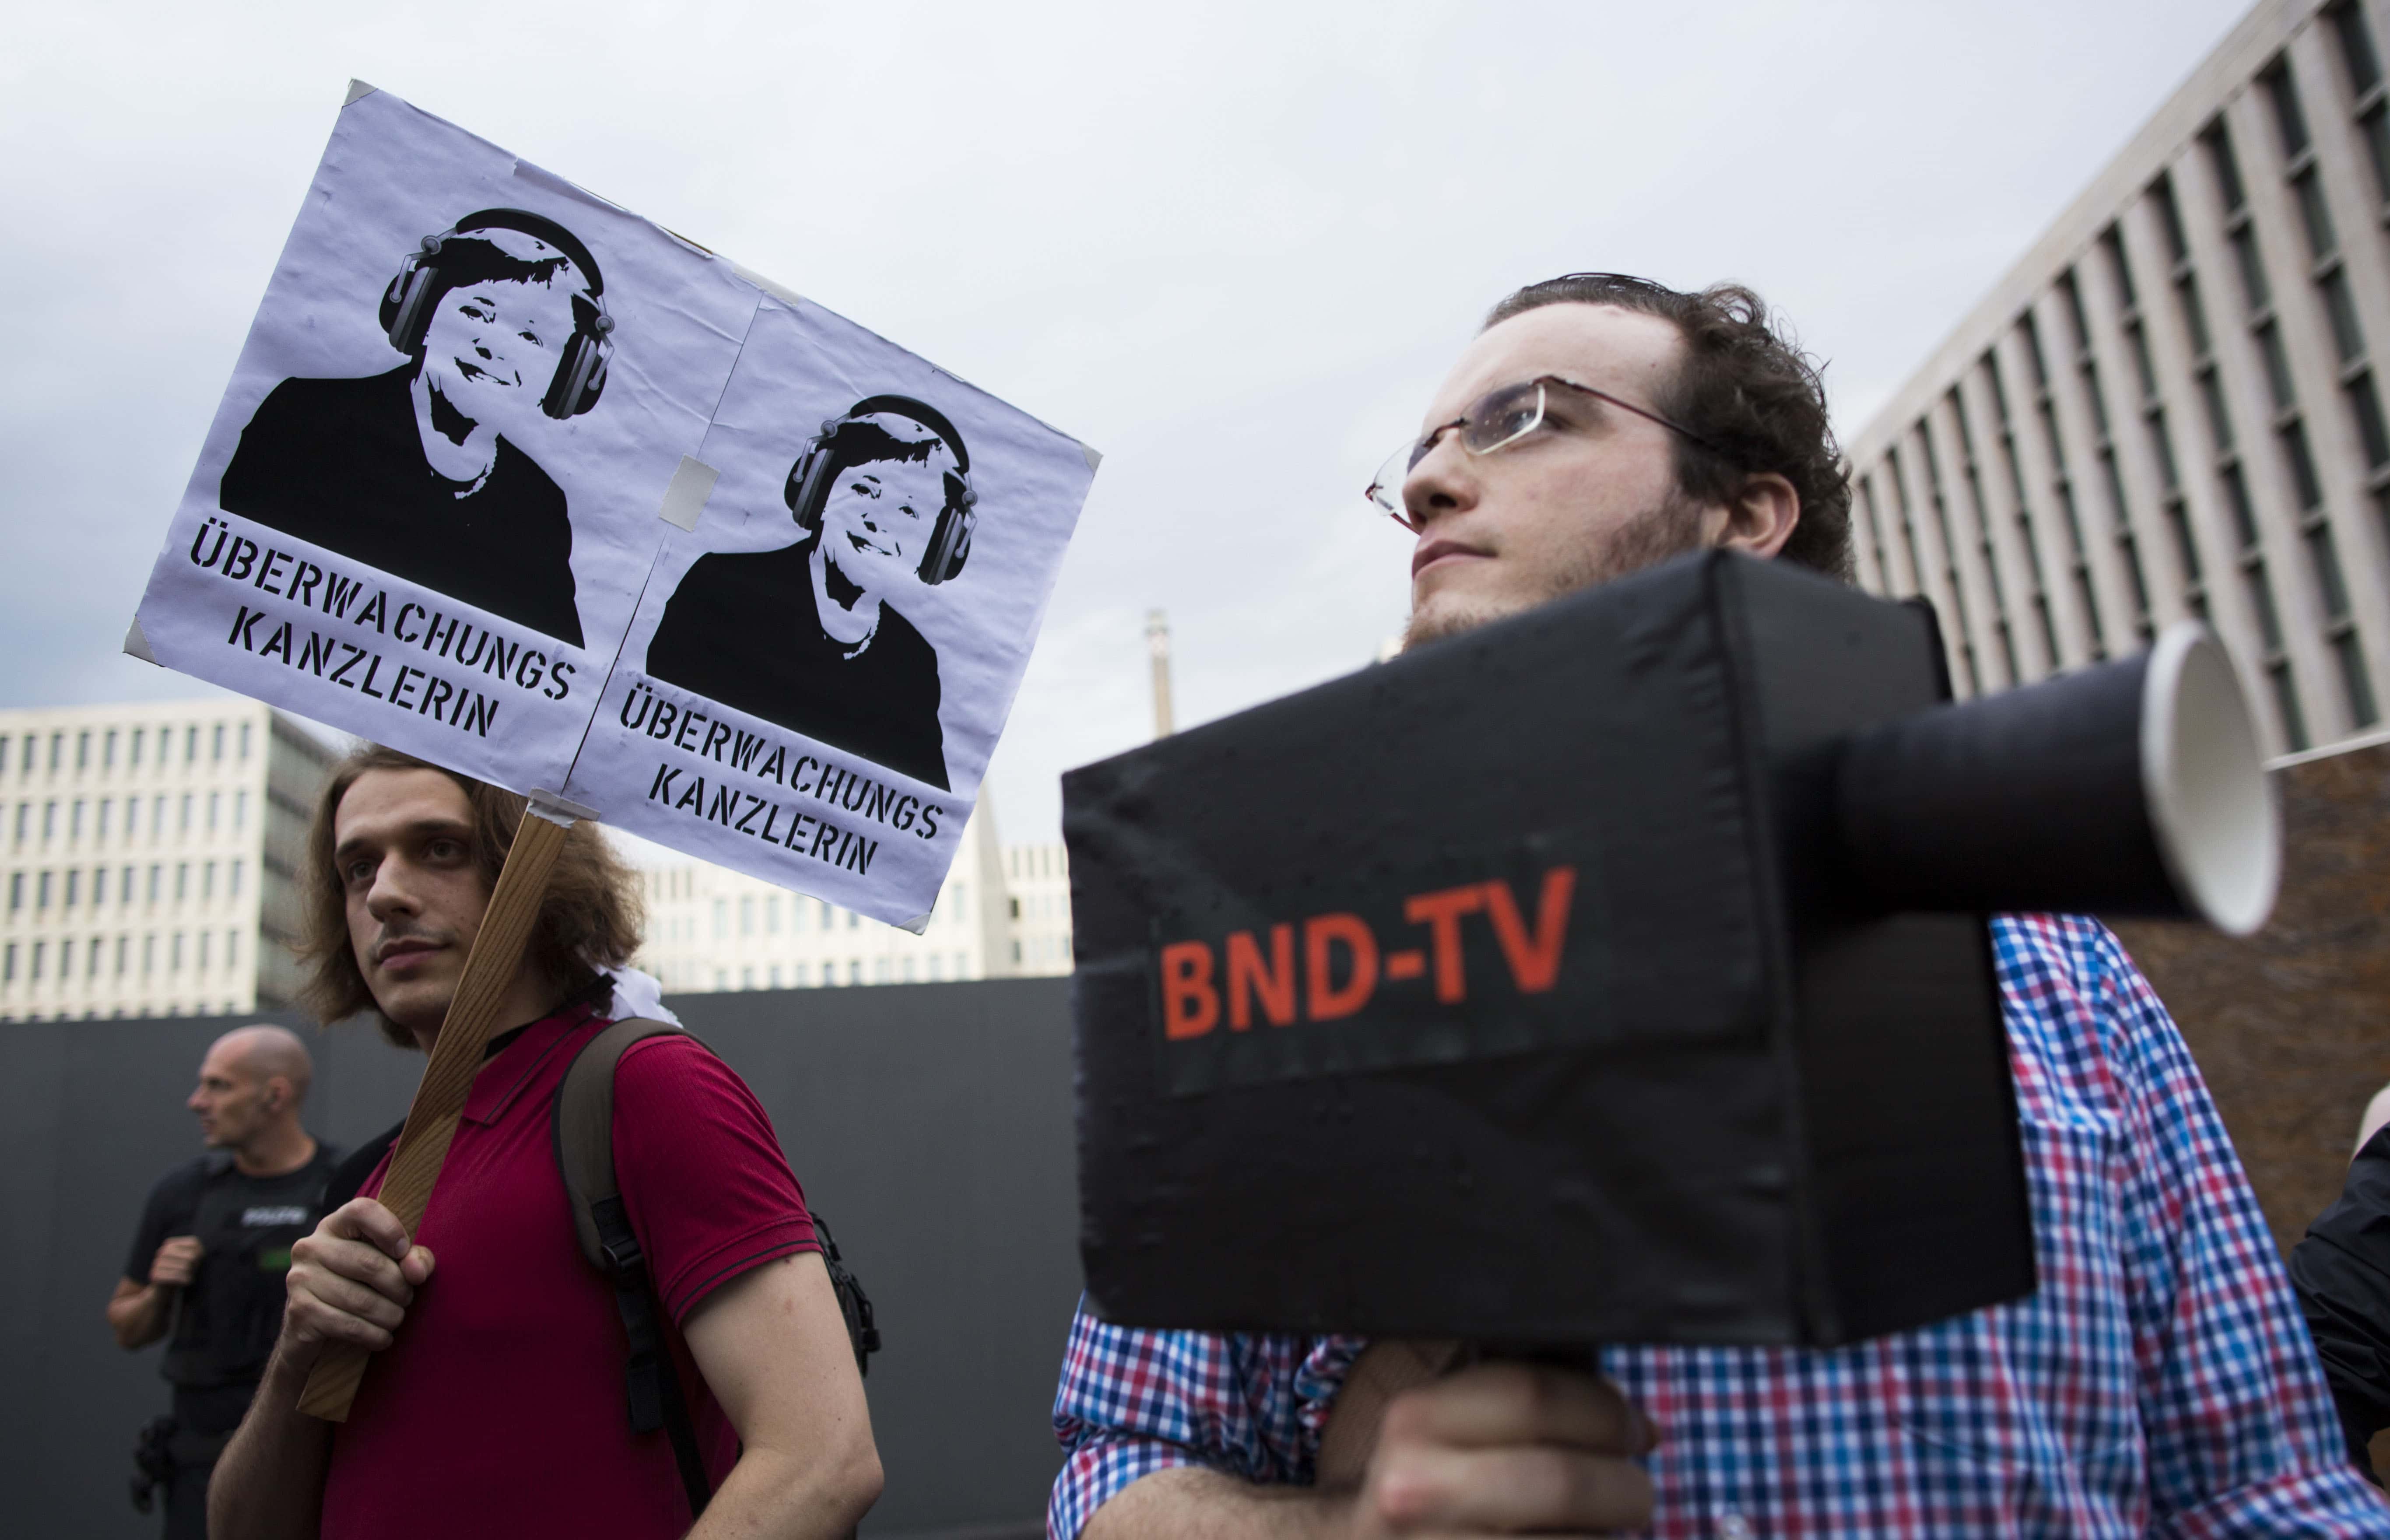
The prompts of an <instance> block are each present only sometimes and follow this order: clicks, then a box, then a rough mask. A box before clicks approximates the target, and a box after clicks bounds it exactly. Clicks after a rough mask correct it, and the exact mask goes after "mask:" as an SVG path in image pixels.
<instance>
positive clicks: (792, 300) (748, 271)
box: [730, 262, 805, 310]
mask: <svg viewBox="0 0 2390 1540" xmlns="http://www.w3.org/2000/svg"><path fill="white" fill-rule="evenodd" d="M730 271H732V272H733V273H736V274H738V275H739V276H740V277H742V278H744V279H746V280H747V281H748V282H749V283H752V284H753V285H754V286H755V287H756V288H758V289H762V290H763V291H764V292H765V293H766V294H769V295H770V296H772V298H774V299H776V300H777V301H779V302H781V303H782V304H784V305H787V306H789V307H790V309H792V310H793V309H794V308H796V307H797V306H798V305H801V304H803V303H804V302H805V301H804V296H803V295H802V294H799V293H798V292H797V291H796V290H795V289H790V287H789V286H788V285H786V284H777V283H774V282H773V281H772V280H771V279H769V278H767V277H765V276H764V275H763V274H761V273H758V272H756V271H755V270H754V269H753V268H752V267H742V266H740V265H739V263H735V262H734V263H731V264H730Z"/></svg>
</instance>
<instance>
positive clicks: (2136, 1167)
mask: <svg viewBox="0 0 2390 1540" xmlns="http://www.w3.org/2000/svg"><path fill="white" fill-rule="evenodd" d="M1426 421H1427V424H1428V430H1427V431H1426V432H1424V433H1423V434H1422V436H1421V437H1420V439H1419V440H1417V441H1416V442H1415V443H1413V444H1411V445H1409V446H1407V447H1406V448H1405V449H1404V450H1403V451H1401V452H1399V453H1398V454H1397V456H1395V457H1394V460H1392V461H1390V462H1389V468H1388V469H1387V470H1386V471H1385V472H1382V473H1381V476H1380V478H1379V480H1378V481H1376V482H1375V483H1373V484H1372V486H1371V488H1370V495H1371V497H1372V498H1373V500H1376V501H1378V502H1379V503H1380V504H1381V507H1384V508H1385V509H1386V510H1387V511H1388V512H1390V513H1391V514H1393V515H1394V518H1395V519H1396V520H1399V521H1400V522H1401V523H1402V524H1403V525H1404V526H1405V527H1406V528H1407V529H1409V530H1411V531H1412V532H1413V533H1416V534H1417V536H1418V545H1417V548H1416V550H1415V552H1414V555H1413V557H1412V562H1411V619H1410V623H1409V627H1408V630H1407V639H1408V641H1409V642H1410V643H1411V644H1412V645H1418V644H1420V643H1424V642H1428V641H1432V640H1433V639H1435V638H1437V637H1441V636H1446V635H1453V634H1455V633H1458V632H1460V631H1465V630H1468V629H1470V628H1471V627H1473V626H1477V625H1482V624H1484V623H1486V622H1490V621H1495V620H1498V619H1501V618H1503V617H1505V616H1507V615H1511V614H1515V613H1517V612H1519V611H1521V610H1526V609H1529V608H1531V607H1533V606H1535V605H1537V604H1541V603H1543V602H1545V601H1546V600H1548V599H1551V598H1554V597H1559V596H1561V595H1562V594H1566V593H1569V592H1572V591H1574V590H1575V589H1578V588H1582V587H1585V586H1587V585H1589V584H1596V583H1600V582H1603V581H1606V580H1607V579H1609V578H1612V577H1615V576H1618V575H1620V574H1621V573H1624V572H1628V571H1634V570H1636V569H1638V568H1640V567H1643V566H1647V565H1649V564H1651V563H1652V562H1654V561H1657V560H1660V559H1662V558H1665V557H1668V556H1671V555H1674V554H1677V553H1678V552H1682V551H1688V550H1693V549H1698V548H1703V547H1711V546H1725V547H1729V548H1733V549H1739V550H1742V551H1746V552H1748V553H1750V554H1752V555H1754V556H1759V557H1774V558H1782V559H1786V560H1793V561H1800V562H1803V563H1805V564H1806V565H1809V566H1812V567H1815V568H1818V570H1820V571H1826V572H1829V573H1831V574H1834V575H1836V576H1841V577H1844V578H1847V576H1848V575H1849V561H1850V558H1849V505H1850V490H1849V485H1848V481H1847V477H1846V473H1845V472H1844V469H1843V468H1842V465H1841V461H1840V456H1839V452H1838V451H1837V449H1836V447H1835V444H1834V442H1833V437H1832V434H1831V430H1830V428H1829V426H1828V422H1827V417H1826V407H1825V397H1824V391H1823V388H1822V386H1821V385H1820V383H1819V381H1818V377H1817V374H1816V371H1815V369H1814V367H1813V366H1811V365H1810V364H1809V363H1808V361H1807V360H1805V358H1804V357H1803V356H1802V355H1801V354H1800V353H1798V352H1797V351H1796V350H1795V349H1794V348H1793V347H1792V345H1791V344H1790V343H1789V342H1787V341H1786V340H1784V339H1783V338H1782V337H1781V336H1780V334H1779V333H1778V332H1777V331H1776V330H1775V328H1773V327H1771V326H1770V325H1769V322H1768V318H1767V309H1766V307H1765V306H1764V305H1763V304H1762V303H1761V302H1760V301H1759V299H1758V298H1757V296H1755V295H1753V294H1751V293H1750V292H1749V291H1747V290H1744V289H1736V288H1730V287H1721V288H1717V289H1709V290H1707V291H1705V292H1703V293H1698V294H1683V293H1678V292H1677V291H1674V290H1671V289H1664V288H1662V287H1661V286H1659V285H1657V284H1653V283H1650V282H1647V281H1645V280H1642V279H1637V278H1628V277H1623V276H1617V275H1611V274H1576V275H1571V276H1567V277H1563V278H1558V279H1554V280H1551V281H1550V282H1548V283H1543V284H1536V285H1534V286H1531V287H1530V288H1527V289H1522V290H1520V291H1519V292H1518V293H1516V294H1513V295H1512V296H1510V298H1509V299H1508V300H1505V301H1504V302H1502V303H1501V304H1500V305H1499V306H1497V308H1496V309H1495V311H1494V314H1493V315H1492V316H1491V318H1490V319H1489V321H1488V323H1487V326H1486V327H1485V329H1484V331H1483V332H1481V333H1480V335H1479V336H1478V338H1477V340H1476V341H1475V342H1474V343H1472V344H1471V346H1470V348H1469V349H1468V351H1467V352H1466V353H1463V354H1462V356H1461V359H1460V362H1459V363H1458V365H1457V366H1455V368H1454V370H1453V372H1452V375H1451V376H1450V378H1449V379H1447V380H1446V383H1445V385H1444V388H1443V389H1442V391H1439V392H1438V394H1437V397H1436V400H1435V403H1434V405H1433V408H1432V409H1431V411H1430V412H1429V414H1428V417H1427V419H1426ZM1992 941H1993V944H1994V948H1995V952H1996V955H1997V957H1998V967H1999V979H2000V984H2001V992H2002V1005H2003V1015H2004V1020H2005V1022H2006V1026H2007V1030H2008V1037H2009V1046H2010V1059H2011V1069H2012V1072H2013V1076H2014V1080H2015V1084H2016V1092H2017V1103H2018V1113H2019V1118H2020V1122H2021V1124H2022V1133H2023V1142H2024V1156H2025V1164H2026V1174H2027V1180H2028V1185H2029V1188H2030V1191H2031V1195H2032V1202H2033V1214H2034V1230H2035V1242H2036V1250H2037V1258H2036V1260H2037V1267H2038V1275H2039V1277H2040V1279H2041V1287H2040V1289H2039V1290H2037V1292H2036V1293H2035V1294H2034V1295H2032V1296H2031V1297H2029V1298H2027V1299H2024V1300H2021V1301H2018V1302H2016V1303H2012V1304H2009V1305H2004V1306H2000V1307H1998V1308H1996V1309H1991V1310H1985V1311H1978V1312H1976V1313H1974V1314H1972V1315H1965V1316H1962V1317H1960V1318H1959V1319H1956V1320H1952V1321H1947V1322H1944V1323H1941V1324H1939V1325H1936V1326H1934V1327H1930V1328H1924V1329H1921V1330H1918V1331H1912V1332H1907V1333H1903V1334H1900V1335H1898V1336H1895V1337H1890V1338H1885V1339H1881V1340H1878V1341H1870V1342H1864V1343H1860V1344H1857V1345H1856V1346H1853V1347H1848V1348H1843V1349H1838V1350H1834V1351H1831V1352H1811V1351H1803V1350H1795V1349H1780V1348H1637V1347H1626V1348H1613V1349H1609V1350H1606V1351H1604V1352H1603V1354H1601V1367H1602V1370H1603V1373H1604V1376H1605V1377H1606V1378H1605V1379H1602V1380H1596V1379H1593V1378H1590V1377H1587V1376H1583V1375H1576V1374H1571V1373H1567V1372H1565V1371H1562V1370H1559V1369H1553V1368H1546V1367H1530V1366H1525V1365H1520V1364H1498V1363H1497V1364H1479V1365H1476V1366H1474V1367H1465V1368H1459V1369H1457V1370H1456V1369H1454V1367H1453V1366H1454V1365H1455V1363H1456V1362H1457V1361H1458V1357H1459V1354H1458V1347H1457V1344H1451V1343H1432V1342H1375V1343H1373V1342H1368V1341H1363V1340H1360V1339H1357V1338H1350V1337H1297V1336H1269V1335H1247V1336H1219V1335H1213V1334H1209V1333H1202V1332H1192V1331H1153V1330H1140V1329H1132V1328H1117V1327H1111V1326H1108V1325H1105V1324H1103V1323H1101V1322H1099V1321H1097V1320H1095V1319H1094V1318H1093V1317H1091V1316H1090V1315H1087V1314H1086V1312H1085V1311H1084V1310H1083V1311H1082V1312H1081V1314H1080V1316H1079V1318H1078V1320H1077V1321H1076V1322H1075V1323H1073V1328H1072V1333H1071V1341H1070V1346H1069V1349H1068V1352H1067V1355H1066V1357H1065V1360H1064V1364H1063V1369H1062V1380H1061V1386H1060V1392H1059V1393H1058V1395H1057V1397H1056V1401H1055V1407H1054V1422H1055V1427H1056V1431H1057V1433H1058V1435H1059V1436H1060V1439H1061V1442H1062V1444H1063V1447H1064V1449H1065V1450H1066V1452H1067V1458H1066V1460H1065V1462H1064V1465H1063V1468H1062V1471H1061V1473H1060V1476H1059V1477H1058V1478H1057V1480H1056V1482H1055V1486H1054V1493H1053V1498H1052V1501H1051V1503H1050V1505H1049V1507H1048V1508H1047V1532H1048V1535H1049V1540H1077V1537H1078V1536H1080V1535H1081V1534H1085V1536H1086V1540H1179V1537H1187V1540H1196V1537H1201V1540H1214V1537H1218V1540H1227V1537H1231V1536H1236V1537H1243V1536H1255V1537H1258V1536H1287V1537H1290V1540H1291V1537H1298V1536H1301V1537H1310V1536H1317V1537H1322V1540H1375V1537H1379V1536H1385V1535H1392V1534H1430V1533H1433V1534H1586V1533H1596V1532H1606V1531H1616V1530H1641V1529H1646V1528H1649V1529H1651V1531H1652V1532H1653V1533H1655V1534H1663V1535H1671V1536H1675V1535H1685V1536H1691V1535H1706V1534H1715V1535H1719V1536H1728V1537H1735V1540H1743V1537H1749V1536H1753V1535H1780V1534H1831V1535H1835V1536H1847V1535H1863V1534H1882V1535H1911V1534H2069V1535H2091V1534H2141V1533H2145V1532H2149V1533H2163V1534H2292V1533H2296V1534H2383V1533H2385V1532H2390V1508H2385V1507H2384V1504H2383V1502H2382V1500H2381V1499H2380V1497H2379V1496H2378V1495H2376V1494H2375V1493H2374V1492H2373V1489H2372V1488H2371V1487H2370V1486H2368V1485H2367V1484H2366V1483H2365V1482H2363V1481H2362V1479H2361V1478H2359V1477H2358V1474H2357V1473H2356V1472H2355V1471H2354V1470H2353V1469H2350V1468H2349V1467H2348V1466H2347V1465H2346V1463H2345V1455H2344V1454H2343V1452H2342V1450H2341V1447H2340V1441H2339V1440H2338V1438H2337V1437H2336V1436H2335V1427H2334V1422H2333V1416H2332V1404H2331V1401H2330V1399H2329V1397H2328V1395H2327V1393H2326V1392H2325V1389H2324V1385H2323V1380H2322V1377H2321V1375H2320V1373H2319V1369H2318V1367H2317V1365H2316V1361H2315V1354H2314V1350H2313V1348H2312V1347H2311V1345H2310V1344H2309V1341H2308V1339H2307V1336H2306V1331H2305V1329H2304V1328H2303V1327H2302V1325H2301V1322H2300V1320H2299V1317H2298V1314H2297V1309H2296V1306H2295V1304H2294V1302H2293V1300H2292V1298H2291V1294H2290V1290H2289V1287H2288V1285H2287V1283H2286V1281H2285V1279H2284V1277H2283V1275H2282V1270H2281V1264H2280V1262H2279V1260H2278V1258H2277V1256H2276V1254H2275V1252H2274V1250H2273V1245H2272V1242H2271V1240H2270V1238H2268V1234H2267V1231H2266V1228H2265V1225H2264V1223H2263V1221H2262V1219H2261V1218H2260V1216H2259V1214H2258V1212H2257V1207H2256V1202H2255V1199H2254V1197H2253V1196H2252V1195H2251V1193H2250V1191H2249V1187H2248V1184H2247V1182H2246V1180H2245V1179H2244V1178H2243V1176H2242V1173H2241V1170H2240V1167H2239V1164H2238V1162H2237V1161H2235V1160H2234V1158H2233V1156H2232V1153H2231V1148H2230V1145H2229V1141H2228V1140H2227V1138H2226V1136H2225V1133H2224V1129H2223V1125H2222V1123H2221V1122H2220V1120H2219V1119H2218V1118H2217V1113H2216V1110H2215V1108H2214V1106H2213V1104H2212V1103H2211V1102H2210V1101H2209V1099H2208V1097H2207V1093H2206V1090H2205V1088H2204V1085H2203V1084H2202V1083H2201V1081H2200V1078H2199V1073H2198V1071H2197V1069H2196V1068H2195V1067H2194V1066H2193V1065H2192V1063H2191V1056H2190V1053H2189V1051H2188V1050H2187V1049H2186V1048H2185V1047H2184V1046H2183V1043H2182V1040H2181V1038H2180V1036H2179V1034H2178V1033H2177V1032H2176V1031H2175V1029H2174V1025H2173V1023H2172V1022H2171V1021H2170V1020H2168V1019H2167V1017H2166V1015H2165V1008H2164V1007H2162V1006H2160V1005H2159V1003H2158V1001H2157V999H2156V997H2155V996H2154V995H2152V993H2151V991H2150V988H2149V986H2148V984H2147V983H2146V982H2143V981H2142V979H2141V978H2140V975H2139V973H2138V972H2137V971H2135V969H2134V968H2133V966H2132V964H2131V963H2130V962H2129V961H2128V960H2127V958H2126V956H2125V955H2124V953H2123V951H2122V949H2121V948H2120V947H2119V946H2118V945H2117V943H2116V942H2115V940H2114V937H2112V936H2110V935H2109V934H2108V932H2107V931H2106V930H2104V929H2102V928H2101V926H2100V925H2098V924H2097V923H2096V922H2094V921H2091V920H2088V919H2081V918H2062V917H2056V916H2049V915H2028V916H2003V917H1999V918H1996V919H1995V920H1994V921H1993V922H1992ZM1435 1243H1436V1241H1435V1239H1434V1238H1433V1237H1422V1238H1421V1244H1422V1245H1433V1244H1435Z"/></svg>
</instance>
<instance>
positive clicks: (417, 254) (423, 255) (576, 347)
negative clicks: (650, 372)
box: [381, 209, 614, 421]
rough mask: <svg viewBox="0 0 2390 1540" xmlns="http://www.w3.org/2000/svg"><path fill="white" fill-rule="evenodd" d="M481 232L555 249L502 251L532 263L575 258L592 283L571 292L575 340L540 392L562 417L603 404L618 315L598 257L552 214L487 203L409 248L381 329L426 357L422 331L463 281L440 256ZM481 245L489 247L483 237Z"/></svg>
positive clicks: (386, 297) (397, 344) (404, 348)
mask: <svg viewBox="0 0 2390 1540" xmlns="http://www.w3.org/2000/svg"><path fill="white" fill-rule="evenodd" d="M477 230H512V231H514V232H516V233H517V234H519V235H526V236H529V237H532V238H533V240H535V241H538V242H540V243H541V244H542V245H544V246H546V247H550V248H552V249H553V250H554V253H555V254H554V255H553V256H539V257H533V258H531V259H528V260H526V259H523V258H519V257H514V256H513V253H511V252H502V254H503V255H506V256H508V257H509V258H511V259H512V260H513V261H515V262H517V263H520V264H521V265H523V266H526V267H532V266H536V265H538V264H540V263H558V262H562V263H571V264H572V268H573V270H574V271H575V272H576V273H578V274H579V275H580V276H582V277H584V278H585V279H586V280H587V282H588V288H587V289H586V290H585V292H583V293H579V294H575V295H574V296H573V297H572V340H571V341H569V342H567V343H566V344H565V348H564V355H563V356H562V357H561V358H559V359H558V360H557V364H556V373H555V375H554V376H553V377H551V378H550V379H549V380H548V382H547V392H546V394H545V395H543V396H542V397H541V398H540V403H539V405H540V410H541V411H543V412H546V414H547V415H548V416H549V417H555V418H557V419H559V421H560V420H562V419H563V418H566V417H578V416H580V415H581V414H582V413H584V412H585V411H587V410H589V408H591V407H592V406H595V405H597V404H598V393H599V392H600V391H604V390H605V388H606V366H607V364H608V362H609V361H610V359H611V358H612V357H613V353H614V344H613V341H612V340H611V334H612V332H613V330H614V318H613V317H612V316H611V315H609V314H606V300H605V293H606V279H605V276H603V275H602V274H600V273H599V272H598V262H597V259H596V258H594V257H592V256H591V255H590V254H589V248H587V247H586V246H584V245H582V244H581V240H580V237H577V236H575V235H574V234H573V233H572V231H570V230H568V229H566V228H565V227H564V226H563V225H559V224H558V223H556V221H554V220H552V219H546V218H543V217H542V216H540V215H538V214H535V213H533V212H530V211H528V210H524V209H482V210H481V211H479V212H474V213H469V214H467V215H466V216H465V217H464V218H462V219H460V220H458V221H457V222H456V224H454V225H450V226H448V228H446V229H445V230H443V231H441V232H440V233H439V234H438V235H436V236H426V237H423V245H422V248H421V249H420V250H415V251H410V252H408V253H407V257H406V261H405V262H404V263H400V264H399V269H398V274H397V276H395V277H393V278H392V279H391V280H390V287H389V288H388V289H384V290H383V291H382V296H381V329H382V331H383V333H384V334H385V335H386V336H388V337H389V338H390V345H391V346H392V347H393V348H396V349H397V350H398V351H399V352H401V353H407V354H409V355H413V356H420V354H421V353H422V352H423V337H424V333H425V332H427V331H428V330H430V327H431V313H432V310H433V308H434V307H435V306H436V305H438V303H439V302H440V300H441V297H442V296H443V295H444V294H446V293H447V292H448V291H449V290H450V289H455V288H457V287H458V286H459V280H457V279H456V277H454V276H451V275H448V274H443V272H442V270H441V269H442V264H441V261H440V254H441V251H442V250H443V248H445V247H446V246H447V244H448V243H449V242H450V241H452V240H456V239H458V238H459V237H468V236H470V235H472V234H473V233H474V232H475V231H477ZM474 244H476V245H483V246H491V247H492V249H493V250H497V248H495V245H494V243H491V242H487V241H482V242H475V243H474Z"/></svg>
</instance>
